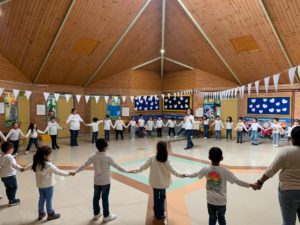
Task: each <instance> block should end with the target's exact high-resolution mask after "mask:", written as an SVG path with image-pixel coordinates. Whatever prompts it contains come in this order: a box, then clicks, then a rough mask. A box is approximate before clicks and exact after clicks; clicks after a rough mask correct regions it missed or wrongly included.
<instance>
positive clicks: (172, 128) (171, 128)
mask: <svg viewBox="0 0 300 225" xmlns="http://www.w3.org/2000/svg"><path fill="white" fill-rule="evenodd" d="M171 133H172V134H173V136H175V128H174V127H169V131H168V135H169V136H171Z"/></svg>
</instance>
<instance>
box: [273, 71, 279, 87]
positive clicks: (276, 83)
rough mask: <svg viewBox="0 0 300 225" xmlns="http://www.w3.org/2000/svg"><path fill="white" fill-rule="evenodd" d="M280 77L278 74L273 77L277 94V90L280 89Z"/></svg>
mask: <svg viewBox="0 0 300 225" xmlns="http://www.w3.org/2000/svg"><path fill="white" fill-rule="evenodd" d="M279 77H280V73H277V74H275V75H273V83H274V88H275V91H276V92H277V89H278V82H279Z"/></svg>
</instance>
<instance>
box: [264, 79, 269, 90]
mask: <svg viewBox="0 0 300 225" xmlns="http://www.w3.org/2000/svg"><path fill="white" fill-rule="evenodd" d="M269 82H270V77H265V78H264V83H265V89H266V93H268V90H269Z"/></svg>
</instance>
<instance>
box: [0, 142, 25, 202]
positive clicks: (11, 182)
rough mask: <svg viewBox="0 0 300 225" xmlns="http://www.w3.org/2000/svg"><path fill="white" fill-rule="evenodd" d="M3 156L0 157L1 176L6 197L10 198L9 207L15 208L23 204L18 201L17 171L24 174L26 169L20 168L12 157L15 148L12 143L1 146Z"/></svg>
mask: <svg viewBox="0 0 300 225" xmlns="http://www.w3.org/2000/svg"><path fill="white" fill-rule="evenodd" d="M1 150H2V152H3V154H1V156H0V176H1V180H2V182H3V183H4V186H5V188H6V196H7V198H8V205H9V206H15V205H19V204H20V203H21V201H20V199H16V193H17V189H18V184H17V178H16V174H17V170H19V171H21V172H23V171H24V168H23V167H21V166H19V165H18V164H17V162H16V160H15V159H14V157H13V156H12V153H13V151H14V146H13V144H12V143H11V142H8V141H6V142H4V143H3V144H2V146H1Z"/></svg>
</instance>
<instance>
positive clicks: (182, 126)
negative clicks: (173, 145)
mask: <svg viewBox="0 0 300 225" xmlns="http://www.w3.org/2000/svg"><path fill="white" fill-rule="evenodd" d="M185 120H186V117H184V118H183V120H182V121H181V122H180V123H179V124H178V125H177V124H175V125H176V126H177V127H180V126H181V128H180V130H179V131H178V133H177V135H176V136H175V137H176V138H177V137H178V136H179V135H180V134H181V133H182V132H185Z"/></svg>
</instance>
